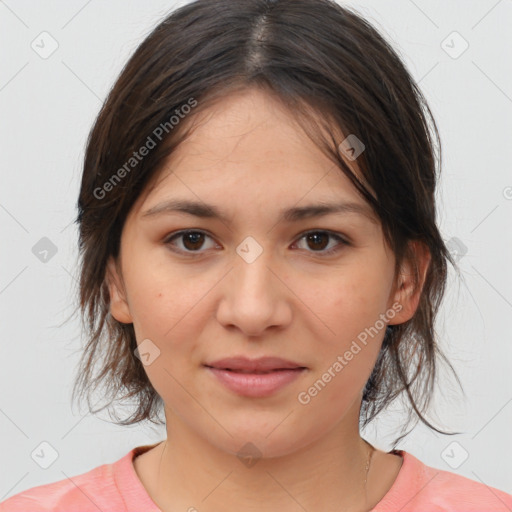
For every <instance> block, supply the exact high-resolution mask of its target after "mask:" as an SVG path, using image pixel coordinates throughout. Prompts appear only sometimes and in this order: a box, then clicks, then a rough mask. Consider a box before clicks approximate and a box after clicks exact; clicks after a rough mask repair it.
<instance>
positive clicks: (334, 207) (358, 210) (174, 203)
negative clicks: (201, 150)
mask: <svg viewBox="0 0 512 512" xmlns="http://www.w3.org/2000/svg"><path fill="white" fill-rule="evenodd" d="M173 213H185V214H188V215H193V216H195V217H200V218H204V219H218V220H221V221H223V222H229V221H230V219H229V216H228V215H227V214H226V213H224V212H223V211H222V210H221V209H219V208H218V207H217V206H214V205H210V204H206V203H203V202H197V201H190V200H184V199H170V200H167V201H164V202H162V203H159V204H157V205H155V206H153V207H152V208H150V209H149V210H146V211H145V212H144V213H143V214H142V216H141V217H142V218H143V219H148V218H152V217H155V216H160V215H164V214H167V215H169V214H173ZM330 214H340V215H342V214H357V215H361V216H364V217H366V218H367V219H368V220H370V221H371V222H373V223H375V224H377V223H378V222H377V219H376V217H375V216H374V214H373V210H372V209H371V208H370V207H369V206H367V205H365V204H360V203H353V202H341V203H326V202H320V203H318V204H311V205H306V206H297V207H293V208H288V209H285V210H281V211H280V213H279V218H278V222H297V221H300V220H304V219H311V218H316V217H323V216H325V215H330Z"/></svg>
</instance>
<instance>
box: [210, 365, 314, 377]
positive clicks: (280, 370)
mask: <svg viewBox="0 0 512 512" xmlns="http://www.w3.org/2000/svg"><path fill="white" fill-rule="evenodd" d="M204 366H206V368H212V369H214V370H223V371H226V372H232V373H243V374H248V375H267V374H269V373H275V372H285V371H299V370H306V369H307V368H306V367H305V366H298V367H297V368H274V369H272V370H265V371H263V370H239V369H234V368H219V367H216V366H208V365H207V364H206V365H204Z"/></svg>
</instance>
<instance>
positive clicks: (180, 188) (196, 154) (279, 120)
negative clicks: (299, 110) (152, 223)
mask: <svg viewBox="0 0 512 512" xmlns="http://www.w3.org/2000/svg"><path fill="white" fill-rule="evenodd" d="M347 163H348V164H349V166H350V167H351V169H352V170H353V172H356V173H357V172H358V170H357V167H356V166H355V165H354V164H353V163H349V162H347ZM175 192H179V195H180V197H182V198H183V197H184V195H183V193H182V192H184V193H185V196H187V195H188V196H189V197H190V199H195V200H199V201H204V202H205V203H208V202H215V203H220V204H222V203H228V204H229V203H232V202H234V200H236V199H240V198H242V201H241V205H242V206H244V205H245V207H247V208H248V207H249V206H253V207H254V206H255V205H257V204H266V205H267V206H266V207H267V208H268V206H269V204H273V205H276V206H277V205H278V204H279V203H282V202H283V201H285V202H286V204H293V203H299V202H300V201H309V200H312V199H315V200H322V201H330V200H338V201H340V200H344V201H349V200H350V201H352V202H354V200H356V199H357V200H358V202H360V203H364V202H365V201H364V200H363V198H361V197H360V195H359V193H358V191H357V190H356V188H355V187H354V185H353V184H352V183H351V181H350V180H349V178H348V177H346V176H345V175H344V173H343V172H342V171H341V169H339V168H338V167H337V164H336V163H335V162H334V161H333V160H331V159H330V158H329V157H328V156H327V155H326V154H325V153H324V152H322V151H321V149H320V148H319V147H318V146H317V145H316V144H315V143H314V142H313V141H312V140H311V138H310V137H309V136H308V135H307V133H306V132H305V131H304V129H303V127H302V126H301V125H300V124H299V123H298V121H297V119H296V118H295V117H294V116H293V115H292V114H291V113H290V112H289V111H288V110H287V109H286V108H285V107H284V106H283V105H282V103H281V102H280V101H279V100H277V99H275V98H274V97H272V96H271V95H269V94H266V93H265V92H263V91H260V90H249V91H244V92H241V93H237V94H233V95H230V96H227V97H226V98H223V99H222V100H220V101H218V102H216V103H215V104H214V105H212V106H211V107H208V108H206V109H204V110H203V111H199V113H197V114H194V117H193V119H191V131H190V134H189V135H188V137H187V138H186V139H185V140H184V141H183V142H182V143H180V145H179V146H178V147H177V148H176V149H175V150H174V151H173V153H172V154H171V155H169V157H168V158H167V159H166V161H165V163H164V164H163V165H162V167H161V169H160V170H159V172H158V173H157V174H156V175H155V176H154V177H153V180H152V182H151V184H150V187H148V190H147V193H146V194H145V195H144V197H143V198H139V199H140V200H139V202H138V203H139V206H138V208H137V209H138V210H139V211H140V210H142V209H143V208H142V207H143V206H144V210H147V207H148V206H150V205H153V206H154V205H155V204H156V202H158V201H161V200H162V199H164V198H165V197H168V196H169V195H170V194H174V193H175ZM194 196H195V197H194ZM235 196H236V197H235Z"/></svg>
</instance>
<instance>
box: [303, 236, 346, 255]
mask: <svg viewBox="0 0 512 512" xmlns="http://www.w3.org/2000/svg"><path fill="white" fill-rule="evenodd" d="M331 239H333V240H336V241H337V242H338V243H337V244H334V246H331V247H330V248H329V249H327V250H325V249H326V247H328V246H329V240H331ZM299 240H305V241H306V246H307V251H308V252H313V253H319V255H322V256H324V255H329V254H332V253H335V252H337V251H340V250H341V249H343V247H344V246H348V245H350V243H349V242H348V241H347V240H345V239H344V238H342V237H341V236H339V235H337V234H334V233H331V232H329V231H309V232H308V233H305V234H304V235H302V237H301V238H300V239H299Z"/></svg>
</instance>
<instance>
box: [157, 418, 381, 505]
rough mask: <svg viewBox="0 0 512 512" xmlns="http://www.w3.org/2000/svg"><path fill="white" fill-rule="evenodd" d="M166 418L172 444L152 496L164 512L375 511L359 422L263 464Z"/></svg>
mask: <svg viewBox="0 0 512 512" xmlns="http://www.w3.org/2000/svg"><path fill="white" fill-rule="evenodd" d="M357 412H359V411H358V410H357ZM166 418H167V440H166V441H164V442H162V443H160V444H159V445H158V447H157V448H158V451H157V453H156V454H155V459H156V460H157V461H158V462H157V466H158V467H157V471H156V478H155V479H154V480H153V482H155V483H154V485H153V488H152V492H151V494H152V496H154V501H155V502H156V503H157V504H158V505H159V507H160V508H161V509H162V510H163V511H167V510H191V511H193V510H194V509H197V510H198V511H200V512H202V511H220V510H222V511H230V510H237V511H238V510H245V511H247V512H252V511H253V510H254V511H258V512H261V511H267V510H268V511H275V510H283V511H287V510H299V509H300V508H302V509H305V510H325V511H330V510H333V511H334V510H346V511H353V512H356V511H358V512H360V511H363V510H368V509H369V508H370V507H368V501H367V494H366V486H365V479H366V476H367V472H366V467H365V466H366V465H367V461H368V456H369V454H371V452H372V447H371V445H369V444H368V443H367V442H366V441H364V440H363V439H362V438H361V437H360V435H359V431H358V428H357V422H356V423H355V424H354V422H352V423H351V425H355V427H356V428H348V426H347V423H346V422H340V423H339V424H338V425H337V426H336V427H335V428H334V429H333V430H332V431H330V432H329V433H328V434H327V435H324V436H323V437H322V438H321V439H318V440H316V441H314V442H309V443H308V444H304V445H303V446H301V447H298V448H297V449H296V450H294V451H293V452H291V453H287V454H281V455H279V456H275V457H262V458H258V454H257V453H256V452H254V453H253V454H252V455H253V458H252V459H251V457H250V456H251V450H252V448H251V447H250V448H248V449H246V452H247V453H246V454H245V455H247V456H246V457H243V456H242V454H241V453H238V454H237V453H236V452H229V451H226V450H225V449H221V448H219V447H217V446H215V445H214V444H212V442H209V441H208V440H207V439H204V438H202V437H200V436H198V435H196V433H195V432H194V431H192V430H191V429H190V428H189V427H188V425H186V424H185V423H184V422H183V421H181V419H180V418H179V417H177V416H175V415H173V414H172V413H170V412H169V411H166ZM356 418H357V416H356ZM244 444H245V443H244V442H241V443H240V444H239V446H240V447H241V446H243V445H244ZM252 446H254V445H252Z"/></svg>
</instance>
